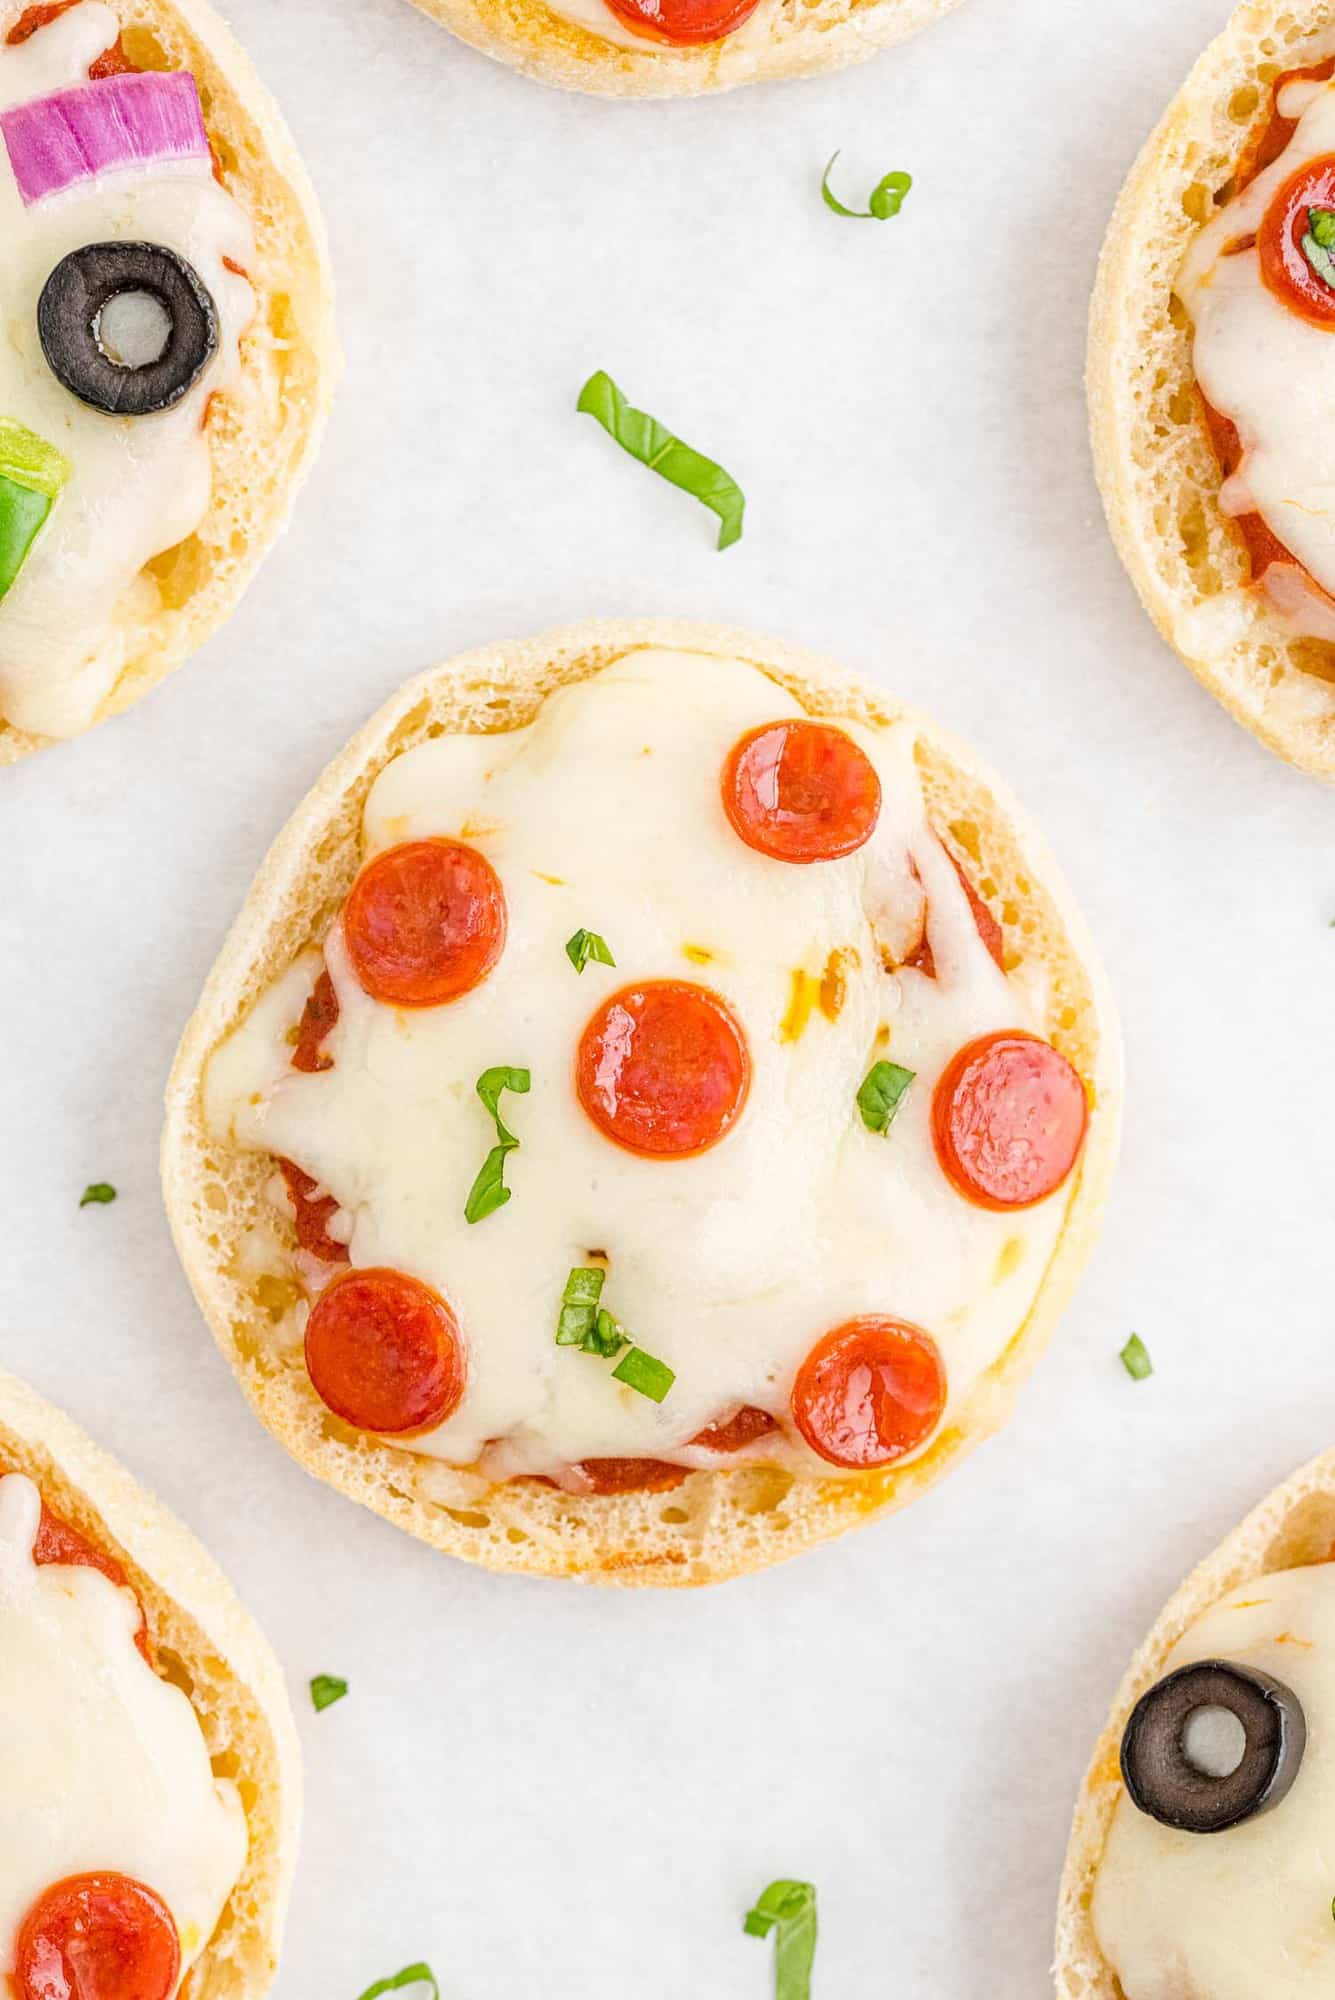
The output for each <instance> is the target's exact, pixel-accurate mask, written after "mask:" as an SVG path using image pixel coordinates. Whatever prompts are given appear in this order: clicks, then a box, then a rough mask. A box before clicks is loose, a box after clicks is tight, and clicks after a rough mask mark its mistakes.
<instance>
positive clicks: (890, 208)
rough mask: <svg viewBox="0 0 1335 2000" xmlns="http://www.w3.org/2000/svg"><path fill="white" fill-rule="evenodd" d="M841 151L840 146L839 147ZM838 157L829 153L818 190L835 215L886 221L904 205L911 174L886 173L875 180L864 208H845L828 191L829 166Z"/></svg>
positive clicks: (858, 219)
mask: <svg viewBox="0 0 1335 2000" xmlns="http://www.w3.org/2000/svg"><path fill="white" fill-rule="evenodd" d="M840 150H841V151H842V148H840ZM838 158H839V154H838V153H831V155H830V164H829V166H827V167H826V169H825V172H824V173H823V174H822V176H821V183H820V191H821V194H822V195H823V196H824V198H825V206H826V207H827V208H832V209H833V210H834V212H835V214H836V215H848V216H851V217H852V218H853V219H854V220H855V221H857V222H888V221H889V220H890V217H891V216H892V215H898V214H899V211H900V209H901V208H902V207H903V206H904V197H905V195H906V194H907V193H908V191H909V189H910V188H911V187H912V186H913V176H912V174H903V173H893V174H886V175H885V177H884V179H883V180H879V181H877V183H876V185H875V187H874V188H873V189H872V191H871V193H870V195H869V196H868V197H867V206H866V207H865V208H845V207H844V204H843V203H842V202H841V201H840V200H839V199H838V198H837V196H835V195H833V194H832V193H831V192H830V167H832V166H833V165H834V163H835V161H836V160H837V159H838Z"/></svg>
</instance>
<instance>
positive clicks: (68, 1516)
mask: <svg viewBox="0 0 1335 2000" xmlns="http://www.w3.org/2000/svg"><path fill="white" fill-rule="evenodd" d="M0 1466H3V1467H4V1469H5V1470H6V1471H9V1472H23V1473H26V1474H27V1475H28V1476H29V1477H30V1478H31V1479H32V1480H34V1481H35V1482H36V1484H37V1485H38V1486H39V1487H40V1488H41V1492H42V1496H43V1498H44V1499H45V1500H46V1501H47V1502H48V1504H49V1505H50V1506H51V1507H52V1508H53V1509H54V1511H55V1512H56V1513H58V1514H60V1515H62V1516H63V1518H64V1519H65V1520H67V1521H68V1522H70V1523H71V1525H72V1526H74V1527H76V1528H78V1529H79V1530H80V1531H81V1532H82V1533H83V1534H84V1535H86V1536H87V1537H88V1539H89V1540H90V1541H92V1542H93V1543H95V1544H96V1545H97V1546H98V1547H99V1548H102V1549H105V1550H107V1551H108V1552H109V1553H110V1554H112V1555H114V1556H115V1557H116V1558H117V1559H118V1560H119V1561H120V1562H121V1563H123V1564H124V1566H125V1571H126V1574H127V1576H128V1577H129V1580H130V1582H131V1583H132V1584H133V1586H134V1588H135V1590H136V1592H137V1593H138V1595H139V1598H140V1601H141V1602H142V1604H143V1606H144V1610H145V1612H146V1614H147V1617H148V1622H149V1629H150V1631H151V1632H152V1634H153V1642H154V1647H155V1650H156V1654H157V1664H158V1669H159V1671H160V1672H161V1673H163V1674H165V1675H166V1677H167V1678H168V1679H169V1680H171V1681H172V1682H173V1683H174V1684H175V1685H176V1686H177V1687H179V1688H181V1689H183V1691H184V1692H185V1693H186V1694H187V1695H188V1696H189V1698H190V1701H191V1703H192V1705H193V1707H194V1710H195V1713H196V1714H197V1715H198V1717H199V1722H200V1727H201V1729H202V1730H203V1732H204V1739H205V1741H206V1743H207V1744H208V1747H209V1753H210V1756H211V1757H212V1760H213V1768H214V1771H215V1772H216V1773H217V1775H218V1776H219V1777H228V1778H231V1779H233V1781H234V1782H235V1784H236V1786H237V1789H238V1791H239V1793H240V1796H241V1802H242V1804H243V1806H244V1808H245V1813H246V1827H247V1832H248V1834H249V1841H250V1845H249V1851H248V1853H247V1856H246V1865H245V1868H244V1870H243V1872H242V1875H241V1878H240V1880H239V1881H238V1883H237V1885H236V1887H235V1888H234V1889H233V1891H232V1894H231V1896H230V1897H229V1898H228V1901H227V1905H226V1908H225V1909H224V1911H223V1914H222V1916H221V1918H220V1919H219V1923H218V1928H217V1930H216V1931H215V1932H214V1934H213V1937H212V1938H211V1939H210V1941H209V1945H208V1948H207V1950H206V1951H205V1952H204V1953H203V1955H202V1957H201V1958H200V1959H199V1960H198V1961H197V1962H196V1964H195V1967H194V1969H193V1971H192V1972H191V1975H190V1978H189V1979H188V1980H187V1981H186V1984H185V1986H184V1987H183V1988H182V1996H183V2000H260V1996H261V1995H262V1994H265V1993H267V1992H268V1990H269V1987H270V1985H271V1984H272V1981H273V1976H274V1973H275V1971H276V1969H277V1964H278V1952H279V1947H280V1945H281V1942H282V1934H283V1920H284V1918H285V1916H286V1913H287V1899H288V1891H289V1888H290V1886H291V1880H292V1869H293V1864H294V1862H295V1860H296V1846H297V1831H298V1823H299V1819H300V1814H301V1765H300V1752H299V1749H298V1746H297V1736H296V1729H295V1727H294V1724H293V1721H292V1714H291V1710H290V1709H289V1707H288V1700H287V1694H286V1691H285V1689H284V1686H283V1678H282V1674H281V1673H280V1671H279V1667H278V1662H277V1660H276V1659H275V1658H274V1656H273V1654H272V1653H271V1651H270V1650H269V1647H268V1645H267V1644H266V1642H265V1640H264V1639H263V1637H262V1636H261V1634H260V1632H259V1630H258V1629H257V1627H256V1626H255V1624H254V1622H253V1620H252V1619H251V1618H250V1616H249V1615H248V1613H247V1612H246V1611H245V1610H244V1608H243V1607H242V1605H241V1604H240V1603H239V1602H238V1600H237V1598H236V1596H235V1594H234V1592H233V1590H232V1587H231V1585H230V1584H229V1583H228V1581H227V1579H226V1577H224V1576H223V1574H222V1572H221V1570H219V1568H218V1567H217V1565H216V1563H215V1562H214V1561H213V1559H212V1558H211V1557H210V1556H209V1555H208V1554H207V1553H206V1551H205V1550H204V1549H203V1548H201V1547H200V1545H199V1543H198V1542H197V1541H196V1540H195V1538H194V1536H193V1535H191V1534H188V1533H187V1531H186V1530H185V1529H184V1528H183V1527H182V1526H181V1525H180V1523H179V1522H178V1521H175V1520H173V1518H172V1516H171V1515H170V1514H169V1513H168V1512H167V1510H166V1508H165V1507H163V1506H162V1505H161V1504H160V1503H159V1502H158V1501H156V1500H154V1499H153V1498H152V1496H151V1495H150V1494H148V1493H146V1492H145V1491H144V1489H143V1488H142V1487H141V1486H139V1485H137V1484H136V1482H135V1481H134V1480H133V1479H132V1478H131V1477H130V1475H129V1473H128V1472H126V1471H125V1470H124V1469H123V1467H121V1466H119V1465H118V1464H117V1463H116V1461H115V1460H114V1459H112V1458H109V1457H108V1456H107V1454H106V1453H105V1452H103V1451H101V1450H99V1448H98V1447H97V1446H96V1445H95V1444H93V1443H92V1442H91V1441H90V1440H89V1439H88V1438H87V1437H85V1436H84V1434H83V1432H82V1431H81V1430H79V1429H78V1428H77V1426H76V1425H74V1424H73V1423H71V1421H70V1419H69V1418H68V1417H67V1416H65V1415H64V1414H63V1413H62V1412H61V1411H60V1410H56V1409H53V1408H52V1407H51V1405H50V1404H49V1403H45V1402H43V1401H42V1398H41V1397H40V1396H38V1395H37V1394H36V1393H35V1392H34V1391H33V1390H32V1389H30V1388H28V1387H27V1385H26V1384H25V1383H23V1382H20V1381H18V1380H17V1379H16V1378H15V1377H14V1376H12V1375H5V1374H3V1373H0Z"/></svg>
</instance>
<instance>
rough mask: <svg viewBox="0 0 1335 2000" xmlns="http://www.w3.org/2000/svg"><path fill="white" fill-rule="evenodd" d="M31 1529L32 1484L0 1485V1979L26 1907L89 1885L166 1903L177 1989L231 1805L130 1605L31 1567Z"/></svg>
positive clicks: (204, 1909) (209, 1895)
mask: <svg viewBox="0 0 1335 2000" xmlns="http://www.w3.org/2000/svg"><path fill="white" fill-rule="evenodd" d="M40 1514H41V1497H40V1495H39V1493H38V1491H37V1488H36V1487H35V1486H34V1485H33V1483H32V1481H31V1480H30V1479H25V1478H23V1477H22V1476H21V1475H19V1474H16V1473H10V1474H8V1475H7V1476H6V1477H4V1478H0V1773H3V1778H2V1779H0V1977H2V1976H3V1975H6V1974H10V1973H12V1972H13V1970H14V1949H15V1944H16V1941H17V1937H18V1932H19V1927H20V1925H21V1924H22V1921H23V1919H24V1917H25V1916H26V1915H27V1913H28V1911H29V1910H30V1909H31V1908H32V1906H33V1904H34V1903H35V1902H36V1901H37V1899H38V1898H39V1897H40V1896H41V1895H42V1894H43V1893H44V1892H45V1891H46V1890H47V1889H50V1888H52V1887H53V1886H54V1885H55V1884H56V1883H58V1882H61V1881H64V1880H65V1878H66V1877H67V1876H70V1875H82V1874H88V1873H94V1872H99V1871H112V1872H115V1873H118V1874H122V1875H128V1876H130V1877H131V1878H132V1879H133V1880H135V1881H138V1882H142V1883H143V1884H144V1885H145V1887H147V1888H149V1889H152V1890H154V1891H155V1892H156V1893H157V1894H158V1895H159V1896H160V1897H161V1898H162V1900H163V1901H164V1902H165V1903H166V1905H167V1907H168V1909H169V1910H170V1911H171V1913H172V1917H173V1919H174V1921H175V1924H176V1929H177V1934H178V1936H179V1938H180V1942H181V1966H182V1973H183V1975H184V1973H186V1972H188V1970H189V1968H190V1966H191V1965H192V1964H193V1963H194V1961H195V1960H196V1959H197V1958H198V1957H199V1955H200V1953H201V1952H202V1951H203V1949H204V1947H205V1945H206V1944H207V1943H208V1941H209V1939H210V1937H211V1936H212V1935H213V1932H214V1930H215V1928H216V1926H217V1923H218V1919H219V1917H220V1916H221V1914H222V1910H223V1905H224V1904H225V1903H226V1901H227V1898H228V1896H229V1895H230V1894H231V1891H232V1888H233V1886H234V1884H235V1883H236V1881H237V1878H238V1877H239V1875H240V1873H241V1869H242V1866H243V1864H244V1862H245V1858H246V1844H247V1842H246V1820H245V1814H244V1812H243V1810H242V1806H241V1801H240V1799H239V1798H238V1796H237V1793H236V1788H235V1786H233V1785H232V1784H231V1783H229V1782H226V1781H223V1780H219V1779H215V1777H214V1775H213V1771H212V1769H211V1767H210V1764H209V1754H208V1750H207V1748H206V1746H205V1742H204V1738H203V1735H202V1734H201V1732H200V1727H199V1722H198V1719H197V1717H196V1716H195V1713H194V1710H193V1709H192V1708H191V1706H190V1703H189V1701H188V1700H187V1699H186V1697H185V1695H184V1694H183V1693H182V1692H181V1690H180V1689H179V1688H175V1687H172V1686H171V1685H170V1684H169V1683H168V1682H167V1681H165V1680H162V1679H160V1678H159V1676H158V1675H157V1674H155V1673H154V1672H153V1670H152V1668H151V1667H150V1666H149V1665H148V1664H147V1662H146V1661H145V1660H144V1658H143V1656H142V1654H141V1653H140V1652H139V1650H138V1648H137V1646H136V1645H135V1634H136V1632H137V1631H138V1629H139V1607H138V1605H137V1604H136V1603H135V1600H134V1597H133V1595H132V1593H131V1592H130V1591H128V1590H121V1589H118V1588H117V1587H116V1585H115V1584H114V1583H112V1582H111V1581H110V1580H109V1579H108V1578H107V1577H105V1576H103V1575H102V1574H101V1573H100V1572H99V1571H98V1570H95V1569H91V1568H86V1567H81V1566H75V1565H71V1564H65V1563H44V1564H41V1565H40V1566H39V1565H38V1564H36V1563H35V1562H34V1561H33V1540H34V1537H35V1536H36V1533H37V1525H38V1520H39V1518H40ZM6 1990H8V1987H7V1984H6Z"/></svg>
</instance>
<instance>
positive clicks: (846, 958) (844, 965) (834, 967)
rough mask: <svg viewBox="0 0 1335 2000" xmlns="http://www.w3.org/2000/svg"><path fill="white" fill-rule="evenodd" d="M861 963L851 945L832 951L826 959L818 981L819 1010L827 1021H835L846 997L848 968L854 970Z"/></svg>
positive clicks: (842, 1008) (841, 1010)
mask: <svg viewBox="0 0 1335 2000" xmlns="http://www.w3.org/2000/svg"><path fill="white" fill-rule="evenodd" d="M861 963H862V960H861V959H860V958H859V956H858V954H857V952H856V951H855V950H854V949H853V947H852V946H851V945H847V946H845V947H844V948H843V949H842V950H840V951H832V952H831V953H830V956H829V957H828V958H827V959H826V961H825V970H824V972H823V973H822V974H821V982H820V1011H821V1013H822V1014H823V1015H824V1016H825V1018H826V1020H827V1021H837V1020H838V1019H839V1016H840V1014H842V1012H843V1010H844V1001H845V1000H846V999H847V997H848V974H849V972H850V970H851V971H856V970H857V968H858V966H859V965H861Z"/></svg>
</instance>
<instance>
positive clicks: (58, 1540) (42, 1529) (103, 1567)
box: [0, 1462, 153, 1666]
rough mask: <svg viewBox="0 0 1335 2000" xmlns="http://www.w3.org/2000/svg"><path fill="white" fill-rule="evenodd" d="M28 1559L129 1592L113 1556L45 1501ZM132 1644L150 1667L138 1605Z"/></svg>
mask: <svg viewBox="0 0 1335 2000" xmlns="http://www.w3.org/2000/svg"><path fill="white" fill-rule="evenodd" d="M10 1470H11V1468H10V1467H9V1466H7V1465H5V1464H4V1463H3V1462H0V1478H4V1476H5V1475H6V1474H7V1473H8V1472H9V1471H10ZM32 1559H33V1561H34V1562H35V1563H36V1564H37V1565H38V1567H39V1568H41V1567H42V1566H43V1565H44V1564H46V1563H67V1564H69V1565H70V1567H71V1568H74V1569H95V1570H97V1571H99V1572H100V1574H101V1575H103V1576H105V1577H106V1578H107V1579H108V1580H109V1581H110V1582H112V1583H114V1584H115V1586H116V1588H117V1590H128V1589H130V1588H131V1585H130V1579H129V1577H128V1576H127V1575H126V1574H125V1571H124V1569H123V1567H122V1566H121V1564H120V1563H118V1562H117V1560H116V1558H115V1556H111V1555H108V1554H107V1552H106V1550H105V1549H99V1548H98V1547H97V1545H96V1543H95V1542H90V1541H89V1540H88V1537H87V1536H86V1535H84V1534H81V1533H80V1531H79V1530H78V1529H77V1528H72V1527H71V1526H70V1524H69V1522H68V1521H66V1520H63V1519H62V1518H61V1516H60V1515H59V1514H53V1513H52V1511H51V1509H50V1508H49V1507H48V1506H47V1504H46V1501H45V1500H43V1501H42V1512H41V1518H40V1519H39V1521H38V1523H37V1534H36V1536H35V1538H34V1540H33V1545H32ZM135 1644H136V1646H138V1648H139V1650H140V1652H141V1653H142V1654H143V1656H144V1658H145V1659H146V1660H147V1661H148V1663H149V1665H150V1666H152V1664H153V1649H152V1645H151V1643H150V1641H149V1637H148V1624H147V1620H146V1619H145V1617H144V1607H143V1605H142V1604H141V1605H140V1606H139V1630H138V1632H137V1633H136V1634H135Z"/></svg>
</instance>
